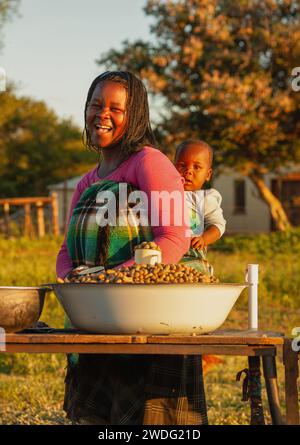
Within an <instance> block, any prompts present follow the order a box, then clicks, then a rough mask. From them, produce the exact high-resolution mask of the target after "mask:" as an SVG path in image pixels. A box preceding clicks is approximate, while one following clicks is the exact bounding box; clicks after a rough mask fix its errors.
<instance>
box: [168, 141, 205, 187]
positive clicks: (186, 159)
mask: <svg viewBox="0 0 300 445" xmlns="http://www.w3.org/2000/svg"><path fill="white" fill-rule="evenodd" d="M212 160H213V149H212V148H211V147H210V145H208V144H206V142H203V141H199V140H195V139H189V140H187V141H184V142H182V143H181V144H179V145H178V147H177V148H176V154H175V167H176V168H177V170H178V171H179V173H180V174H181V176H182V177H183V178H184V180H185V182H184V190H188V191H194V190H200V189H201V188H202V187H203V184H204V183H205V182H206V181H209V180H210V178H211V175H212Z"/></svg>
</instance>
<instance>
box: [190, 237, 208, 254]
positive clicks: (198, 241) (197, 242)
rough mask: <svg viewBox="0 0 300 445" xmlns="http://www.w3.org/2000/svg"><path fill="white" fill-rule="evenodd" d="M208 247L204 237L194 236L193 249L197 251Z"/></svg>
mask: <svg viewBox="0 0 300 445" xmlns="http://www.w3.org/2000/svg"><path fill="white" fill-rule="evenodd" d="M205 246H206V244H205V241H204V238H203V236H202V235H200V236H194V237H193V238H192V239H191V247H193V249H197V250H201V249H203V248H204V247H205Z"/></svg>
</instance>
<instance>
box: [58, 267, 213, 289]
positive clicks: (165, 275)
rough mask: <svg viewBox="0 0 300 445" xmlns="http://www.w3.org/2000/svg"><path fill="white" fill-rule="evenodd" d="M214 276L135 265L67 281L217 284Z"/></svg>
mask: <svg viewBox="0 0 300 445" xmlns="http://www.w3.org/2000/svg"><path fill="white" fill-rule="evenodd" d="M218 281H219V280H218V279H217V278H215V277H214V276H209V275H205V274H204V273H202V272H199V271H198V270H196V269H194V268H192V267H189V266H185V265H184V264H182V263H179V264H155V265H150V264H134V265H132V266H130V267H120V269H106V270H103V271H101V272H97V273H91V274H89V275H81V276H74V277H72V278H70V279H65V282H71V283H118V284H134V283H140V284H160V283H168V284H175V283H217V282H218Z"/></svg>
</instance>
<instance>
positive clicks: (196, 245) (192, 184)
mask: <svg viewBox="0 0 300 445" xmlns="http://www.w3.org/2000/svg"><path fill="white" fill-rule="evenodd" d="M212 160H213V150H212V148H211V147H210V146H209V145H208V144H206V143H205V142H203V141H200V140H193V139H190V140H187V141H184V142H182V143H181V144H180V145H178V147H177V149H176V154H175V167H176V168H177V170H178V171H179V173H180V174H181V176H182V177H183V178H184V190H185V191H186V192H190V193H185V195H186V200H187V204H188V206H189V208H191V209H192V210H194V212H195V213H196V214H197V213H198V216H199V219H200V220H202V221H203V218H204V228H203V224H202V225H201V229H202V230H201V232H202V233H197V232H199V227H200V226H199V225H198V227H192V230H193V234H194V235H197V236H192V237H191V249H190V251H191V250H192V251H193V250H194V252H195V250H196V251H200V250H202V249H205V248H206V246H208V245H209V244H213V243H214V242H216V241H217V240H218V239H219V238H221V236H222V235H223V233H224V232H225V225H226V221H225V219H224V217H223V210H222V208H221V202H222V197H221V195H220V193H219V192H218V191H217V190H215V189H213V188H210V189H206V190H203V192H204V203H203V214H201V215H200V214H199V212H200V207H199V205H197V197H196V193H195V192H197V191H199V190H201V189H202V187H203V185H204V184H205V182H207V181H209V180H210V178H211V176H212ZM198 202H199V201H198ZM189 254H190V252H189ZM196 256H197V255H196Z"/></svg>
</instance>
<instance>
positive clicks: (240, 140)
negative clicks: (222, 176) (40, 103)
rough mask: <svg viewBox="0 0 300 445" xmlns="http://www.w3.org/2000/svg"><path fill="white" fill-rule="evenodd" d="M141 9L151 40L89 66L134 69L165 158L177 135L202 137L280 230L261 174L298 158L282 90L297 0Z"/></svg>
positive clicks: (288, 96)
mask: <svg viewBox="0 0 300 445" xmlns="http://www.w3.org/2000/svg"><path fill="white" fill-rule="evenodd" d="M144 10H145V12H146V14H147V15H148V16H151V17H152V19H153V21H152V26H151V33H152V34H153V35H154V36H155V39H156V40H155V43H152V42H143V41H141V40H139V41H136V42H134V43H130V42H128V41H125V42H123V47H122V49H121V50H120V51H116V50H111V51H109V52H108V53H106V54H104V55H103V56H101V58H100V59H99V60H98V63H99V64H103V65H105V66H106V68H108V69H113V68H115V69H116V68H117V69H128V70H130V71H133V72H135V73H137V74H139V75H140V76H141V77H142V78H143V79H144V80H145V82H146V83H147V86H148V88H149V91H150V92H151V93H152V94H153V95H154V96H160V97H161V98H162V99H163V105H164V106H163V109H164V110H168V111H164V112H163V113H162V114H161V122H160V125H159V127H158V130H159V134H160V137H161V141H162V142H163V144H164V145H165V146H167V147H171V148H169V149H168V152H169V154H171V153H172V151H173V150H174V146H175V144H177V143H178V142H180V141H182V140H183V139H186V138H191V137H193V138H201V139H204V140H206V141H207V142H209V143H210V144H211V145H212V146H213V147H214V148H215V152H216V158H215V161H216V163H217V166H218V168H219V171H220V170H221V169H222V168H223V167H224V166H227V167H232V168H234V169H235V170H237V171H239V172H240V173H242V174H243V175H245V176H247V177H249V178H250V179H251V180H252V181H253V183H254V184H255V186H256V187H257V189H258V191H259V193H260V195H261V197H262V198H263V199H264V200H265V202H266V203H267V204H268V205H269V206H270V210H271V214H272V216H273V218H274V220H275V223H276V225H277V227H278V228H279V229H280V230H284V229H286V228H288V227H289V225H290V224H289V221H288V219H287V216H286V213H285V211H284V209H283V207H282V204H281V202H280V201H279V200H278V199H277V198H276V197H275V196H274V195H273V194H272V192H271V190H270V189H269V188H268V187H267V185H266V183H265V181H264V175H265V174H266V173H267V172H278V171H280V169H281V168H282V167H284V166H287V165H288V164H289V163H291V162H298V161H299V154H300V144H299V134H300V119H299V117H300V111H299V96H300V93H298V94H296V93H295V92H293V91H292V89H291V86H290V80H291V79H290V74H291V70H292V68H293V66H297V65H299V60H300V58H299V56H300V27H299V22H300V20H299V19H300V3H299V0H264V1H263V2H261V1H260V0H231V1H228V0H168V1H160V0H148V2H147V5H146V6H145V9H144Z"/></svg>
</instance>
